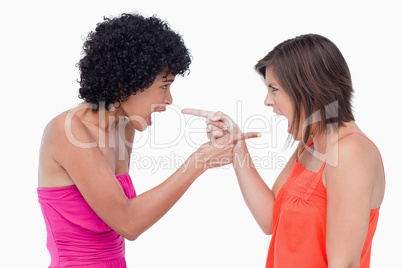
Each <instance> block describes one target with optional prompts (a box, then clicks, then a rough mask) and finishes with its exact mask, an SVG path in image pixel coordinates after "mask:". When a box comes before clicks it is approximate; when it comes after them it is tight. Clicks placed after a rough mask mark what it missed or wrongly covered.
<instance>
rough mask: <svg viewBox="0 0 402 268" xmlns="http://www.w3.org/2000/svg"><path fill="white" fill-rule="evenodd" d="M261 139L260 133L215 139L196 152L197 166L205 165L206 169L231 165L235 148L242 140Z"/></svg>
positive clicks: (230, 135) (239, 134)
mask: <svg viewBox="0 0 402 268" xmlns="http://www.w3.org/2000/svg"><path fill="white" fill-rule="evenodd" d="M257 137H261V134H260V133H258V132H248V133H238V134H229V133H226V134H224V135H223V136H221V137H219V138H218V137H216V136H215V137H213V138H212V139H211V140H210V141H209V142H207V143H204V144H203V145H201V147H200V148H199V149H198V150H197V151H196V152H195V161H196V164H197V165H198V164H202V165H204V166H203V167H204V169H209V168H215V167H220V166H224V165H227V164H231V163H232V162H233V148H234V146H235V145H236V143H237V142H238V141H240V140H245V139H250V138H257Z"/></svg>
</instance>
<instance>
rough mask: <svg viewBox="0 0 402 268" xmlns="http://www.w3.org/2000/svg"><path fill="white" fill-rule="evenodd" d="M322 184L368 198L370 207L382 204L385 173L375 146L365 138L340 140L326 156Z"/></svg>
mask: <svg viewBox="0 0 402 268" xmlns="http://www.w3.org/2000/svg"><path fill="white" fill-rule="evenodd" d="M324 172H325V179H324V184H325V185H326V186H327V192H328V190H331V191H332V189H329V188H330V187H333V188H340V189H343V190H345V189H346V188H349V189H350V190H352V189H354V190H355V191H357V192H360V193H361V194H363V193H366V194H369V195H371V198H370V199H371V208H376V207H378V206H379V205H381V202H382V199H383V195H384V172H383V165H382V161H381V156H380V154H379V152H378V149H377V148H376V146H375V145H374V144H373V143H372V142H371V141H369V140H368V139H367V138H365V137H363V136H361V135H359V134H352V135H348V136H346V137H343V138H341V139H340V140H339V141H338V144H337V145H336V146H334V147H333V148H332V149H331V150H330V151H329V153H328V159H327V165H326V167H325V171H324Z"/></svg>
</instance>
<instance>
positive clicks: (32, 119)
mask: <svg viewBox="0 0 402 268" xmlns="http://www.w3.org/2000/svg"><path fill="white" fill-rule="evenodd" d="M398 6H399V5H397V1H390V0H383V1H375V2H374V1H332V2H329V1H253V0H249V1H241V2H240V1H210V0H205V1H194V2H191V1H178V0H171V1H149V0H147V1H145V0H144V1H99V0H98V1H62V2H59V1H13V2H12V3H11V2H9V4H7V5H5V4H1V10H2V12H1V16H0V22H1V24H0V25H1V32H0V33H1V43H0V46H1V49H0V53H1V54H0V55H1V61H0V64H1V86H0V87H1V99H2V107H3V110H2V113H3V114H2V119H1V120H2V126H1V127H2V129H1V142H2V146H1V154H2V160H1V162H0V163H1V172H2V176H1V178H2V183H1V187H0V198H1V200H0V201H1V202H0V206H1V223H0V224H1V229H0V230H1V238H0V243H1V246H2V251H0V262H1V264H0V266H1V267H47V266H48V265H49V264H50V257H49V253H48V252H47V249H46V246H45V243H46V232H45V225H44V221H43V218H42V215H41V211H40V207H39V204H38V202H37V195H36V187H37V163H38V151H39V146H40V140H41V135H42V131H43V129H44V127H45V125H46V124H47V122H48V121H49V120H50V119H51V118H53V117H54V116H56V115H57V114H59V113H60V112H62V111H64V110H67V109H69V108H71V107H72V106H73V105H75V104H77V103H78V102H80V100H79V99H78V98H77V95H78V93H77V92H78V83H77V82H76V80H77V78H78V70H77V68H76V67H75V64H76V63H77V62H78V61H79V59H80V52H81V47H82V43H83V40H82V37H83V36H86V35H87V33H88V32H89V31H90V30H92V29H94V27H95V24H96V23H98V22H100V21H101V20H102V17H103V16H104V15H108V14H109V15H118V14H120V13H123V12H132V11H138V12H140V13H141V14H143V15H145V16H151V15H153V14H156V15H157V16H158V17H160V18H162V19H165V20H167V21H168V22H169V24H170V25H171V27H172V28H173V29H174V30H176V31H178V32H179V33H180V34H181V35H183V37H184V40H185V43H186V45H187V47H188V48H189V49H190V50H191V53H192V56H193V63H192V65H191V74H190V75H189V76H187V77H185V78H181V77H179V78H177V79H176V82H175V83H174V84H173V86H172V94H173V99H174V106H172V108H171V109H169V110H168V111H167V112H166V113H165V114H160V115H155V118H154V124H153V126H152V127H151V128H150V129H148V130H147V131H145V132H144V133H143V134H142V135H138V136H137V137H136V141H137V142H138V144H139V146H138V148H137V149H136V150H135V153H137V154H138V155H141V157H142V159H146V158H148V159H165V160H164V161H166V159H167V158H168V157H171V156H172V155H171V154H172V153H173V156H174V157H172V159H174V158H175V157H176V158H177V159H179V158H180V157H181V158H183V157H187V156H189V155H190V154H191V153H192V152H193V151H194V150H195V148H193V147H192V144H191V142H193V143H197V142H198V143H201V142H205V141H206V136H205V134H204V133H202V134H194V133H193V132H194V131H195V130H194V128H195V127H197V126H198V127H202V126H203V124H202V122H199V121H198V122H193V123H191V124H190V121H189V120H190V118H189V117H185V118H186V119H184V117H180V116H179V115H178V113H177V111H179V109H181V108H185V107H194V108H203V109H209V110H222V111H224V112H226V113H227V114H229V115H231V116H232V117H233V118H235V119H236V120H237V121H239V120H240V121H241V122H242V123H241V124H240V125H241V126H242V127H243V129H245V130H247V129H249V130H251V129H252V128H254V129H256V128H261V127H263V126H264V121H263V120H262V119H261V118H266V119H265V120H268V122H272V123H270V125H266V128H265V130H261V131H262V133H263V137H262V138H260V140H259V141H258V142H255V144H259V147H264V146H266V145H267V144H268V145H269V146H268V148H257V147H258V146H255V144H254V146H251V149H250V150H251V152H252V154H253V156H255V157H256V158H257V159H259V160H262V162H261V166H260V169H259V170H260V174H261V175H262V176H263V177H264V179H265V181H266V182H267V184H268V185H270V186H271V185H272V183H273V181H274V179H275V178H276V175H277V174H278V173H279V170H280V167H281V162H280V160H283V159H287V158H288V157H289V155H290V153H291V152H292V151H293V148H290V149H288V150H284V149H283V145H284V143H285V140H286V137H287V133H286V125H287V123H286V121H279V120H278V118H276V117H274V116H273V113H272V111H271V109H269V108H267V107H264V105H263V100H264V97H265V93H266V89H265V87H264V84H263V82H262V80H261V78H260V77H259V76H258V75H257V74H256V73H255V72H254V70H253V66H254V64H255V63H256V61H257V60H259V59H260V58H262V57H263V56H264V55H265V54H266V53H267V52H269V51H270V50H271V49H272V48H273V47H274V46H275V45H276V44H278V43H279V42H282V41H284V40H285V39H288V38H292V37H295V36H296V35H300V34H305V33H318V34H322V35H324V36H326V37H328V38H329V39H331V40H332V41H333V42H334V43H335V44H337V46H338V47H339V48H340V50H341V51H342V53H343V54H344V56H345V58H346V60H347V62H348V64H349V67H350V69H351V73H352V79H353V83H354V88H355V91H356V93H355V98H354V110H355V115H356V119H357V123H358V124H359V126H360V127H361V128H362V129H363V131H364V132H365V133H366V134H367V135H368V136H369V137H370V138H371V139H372V140H373V141H374V142H375V143H376V144H377V145H378V147H379V148H380V150H381V153H382V156H383V159H384V163H385V169H386V178H387V189H386V195H385V200H384V203H383V206H382V208H381V214H380V220H379V223H378V229H377V233H376V235H375V237H374V242H373V249H372V267H400V253H401V249H402V248H401V246H400V242H399V241H401V240H402V234H401V226H402V222H401V216H400V211H401V210H400V206H401V205H402V198H401V194H400V190H401V186H402V183H401V180H402V179H401V176H400V172H398V171H397V169H398V166H397V165H398V164H397V163H398V162H399V161H400V160H399V159H398V158H397V157H398V156H399V154H397V153H399V152H400V151H401V144H400V141H399V139H398V138H399V132H398V131H400V129H401V127H400V116H401V112H400V97H401V93H400V92H401V89H402V87H401V79H400V77H401V71H402V68H401V62H402V54H401V49H402V42H401V25H402V19H401V18H402V17H401V8H400V7H398ZM256 115H257V116H258V117H255V116H256ZM250 118H254V119H255V118H259V120H254V121H252V122H250ZM247 120H248V122H247ZM265 124H266V123H265ZM181 131H185V133H190V134H191V133H193V134H192V135H193V136H191V141H190V140H186V138H185V137H190V136H184V135H181V134H180V133H183V132H181ZM197 131H198V132H200V131H203V130H197ZM186 135H188V134H186ZM162 144H165V145H164V146H162ZM166 144H168V145H166ZM251 145H252V144H251ZM160 147H169V148H164V149H163V148H160ZM158 157H159V158H158ZM179 162H180V161H176V162H174V161H173V162H171V164H170V166H166V165H164V166H163V167H162V166H161V167H159V169H157V170H156V171H155V170H153V167H151V166H147V163H148V164H149V162H144V161H143V162H142V163H141V164H140V165H139V164H137V165H136V164H135V163H133V164H132V165H133V168H132V169H131V170H130V174H131V176H132V178H133V181H134V185H135V187H136V190H137V192H138V193H142V192H144V191H146V190H147V189H149V188H151V187H153V186H155V185H157V184H159V183H160V182H162V181H163V180H164V179H166V178H167V177H168V176H169V175H170V174H171V173H173V172H174V170H175V168H177V167H178V165H179ZM141 165H142V166H141ZM135 167H136V168H135ZM269 239H270V238H269V237H268V236H265V235H264V234H263V233H262V231H260V229H259V227H258V226H257V224H256V223H255V222H254V220H253V218H252V216H251V214H250V213H249V211H248V209H247V207H246V206H245V204H244V202H243V200H242V197H241V194H240V191H239V189H238V185H237V182H236V178H235V175H234V172H233V170H232V169H231V168H230V167H227V168H221V169H217V170H209V171H207V172H206V173H205V174H203V175H202V176H201V177H200V178H199V179H198V180H197V181H196V182H195V183H194V185H192V186H191V188H190V189H189V190H188V192H187V193H186V194H185V195H184V197H183V198H182V199H181V200H180V201H179V202H178V203H177V204H176V206H175V207H174V208H173V209H172V210H171V211H169V212H168V213H167V215H166V216H165V217H164V218H163V219H161V220H160V221H159V222H158V223H157V224H155V225H154V226H153V227H152V228H151V229H149V230H148V231H147V232H146V233H144V234H143V235H142V236H141V237H140V238H138V239H137V240H136V241H134V242H128V243H126V257H127V263H128V267H161V266H164V267H264V265H265V260H266V253H267V249H268V244H269ZM395 242H396V243H395ZM3 264H7V265H3Z"/></svg>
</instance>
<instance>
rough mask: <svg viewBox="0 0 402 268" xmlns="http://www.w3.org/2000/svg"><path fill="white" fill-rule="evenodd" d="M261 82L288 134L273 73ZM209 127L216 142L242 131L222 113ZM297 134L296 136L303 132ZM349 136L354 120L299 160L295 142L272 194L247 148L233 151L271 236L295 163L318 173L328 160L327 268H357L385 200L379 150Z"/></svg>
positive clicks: (317, 139)
mask: <svg viewBox="0 0 402 268" xmlns="http://www.w3.org/2000/svg"><path fill="white" fill-rule="evenodd" d="M265 77H266V81H265V82H266V85H267V88H268V93H267V96H266V98H265V101H264V104H265V105H266V106H268V107H272V108H273V111H274V112H275V113H277V114H278V115H282V116H285V117H286V118H287V119H288V122H289V126H288V131H289V129H290V127H291V125H292V124H293V105H292V102H291V100H290V97H289V95H288V94H287V93H286V91H285V90H284V89H283V88H282V87H281V85H280V84H279V83H278V82H277V81H276V80H275V76H274V73H273V72H272V69H271V68H267V69H266V76H265ZM184 113H188V114H193V115H200V114H203V111H200V110H194V109H185V110H184ZM302 120H304V118H302ZM302 122H303V121H302ZM207 124H208V129H209V130H210V132H211V133H213V134H216V136H215V138H217V137H222V136H224V135H228V134H230V135H233V133H240V132H241V131H240V129H239V127H238V126H237V125H236V124H235V123H234V122H233V120H232V119H231V118H230V117H228V116H227V115H225V114H223V113H222V112H217V113H212V112H209V114H208V116H207ZM300 125H302V124H300ZM223 126H225V127H223ZM301 130H302V129H300V130H299V131H298V133H302V131H301ZM350 132H358V133H363V132H362V131H361V130H360V129H359V127H358V126H357V124H356V123H355V122H354V121H352V122H347V123H346V124H345V126H343V127H339V129H338V131H337V132H330V133H326V134H316V135H314V136H312V139H313V142H314V143H313V146H312V147H310V149H309V150H305V151H304V152H303V153H302V154H301V155H298V152H300V148H301V147H302V146H301V144H300V143H299V146H298V147H297V148H296V150H295V152H294V153H293V155H292V156H291V157H290V159H289V160H288V162H287V164H286V166H285V168H284V169H283V170H282V172H281V173H280V174H279V176H278V177H277V179H276V180H275V183H274V185H273V187H272V189H270V188H269V187H268V186H267V185H266V184H265V182H264V181H263V179H262V178H261V176H260V175H259V173H258V171H257V170H256V169H255V167H254V165H253V163H252V160H251V157H250V154H249V152H248V150H247V145H246V143H245V142H244V141H240V142H238V143H237V145H236V147H235V149H234V153H235V155H236V157H235V160H234V162H233V167H234V170H235V172H236V175H237V179H238V183H239V186H240V189H241V192H242V195H243V198H244V200H245V202H246V204H247V206H248V208H249V209H250V211H251V213H252V215H253V216H254V218H255V220H256V221H257V223H258V225H259V226H260V228H261V229H262V231H263V232H264V233H265V234H267V235H269V234H271V233H272V213H273V206H274V203H275V198H276V196H277V195H278V192H279V191H280V189H281V188H282V186H283V185H284V183H285V182H286V180H287V178H288V177H289V175H290V172H291V169H292V166H293V163H294V161H295V159H298V161H299V162H300V164H301V165H302V166H304V167H305V168H306V169H308V170H311V171H314V172H317V171H318V170H319V169H320V168H321V166H322V164H323V160H324V159H326V158H327V162H326V165H325V168H324V171H323V174H322V180H323V184H324V186H325V187H326V190H327V220H326V222H327V226H326V228H327V229H326V239H327V240H326V249H327V257H328V267H330V268H338V267H339V268H341V267H342V268H345V267H359V264H360V255H361V251H362V248H363V244H364V241H365V238H366V235H367V230H368V225H369V216H370V211H371V210H372V209H376V208H378V207H380V206H381V203H382V200H383V197H384V188H385V183H384V173H383V167H382V161H381V157H380V155H379V152H378V150H377V149H376V147H375V146H374V145H373V144H372V143H371V142H369V141H368V140H367V139H365V138H363V137H361V136H360V135H357V134H352V135H347V134H348V133H350ZM211 135H212V134H211ZM346 135H347V136H346ZM293 138H294V139H295V140H297V141H300V140H301V139H302V137H301V135H298V136H296V137H295V136H293ZM303 148H304V147H303ZM236 159H238V160H239V161H236ZM244 161H245V162H244Z"/></svg>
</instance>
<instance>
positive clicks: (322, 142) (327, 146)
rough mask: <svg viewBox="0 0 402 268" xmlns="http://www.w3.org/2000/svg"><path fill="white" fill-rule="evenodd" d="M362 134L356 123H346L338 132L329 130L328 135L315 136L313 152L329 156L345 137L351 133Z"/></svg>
mask: <svg viewBox="0 0 402 268" xmlns="http://www.w3.org/2000/svg"><path fill="white" fill-rule="evenodd" d="M353 131H356V132H361V131H360V129H359V128H358V127H357V125H356V123H355V122H354V121H351V122H348V123H345V126H342V127H339V128H338V129H337V130H328V131H327V132H326V133H323V134H318V135H314V136H313V150H314V153H315V154H318V155H320V154H321V155H327V153H328V151H329V150H331V148H333V147H334V146H335V145H336V144H337V143H338V141H339V139H341V138H342V137H343V136H345V135H346V134H348V133H350V132H353Z"/></svg>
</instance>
